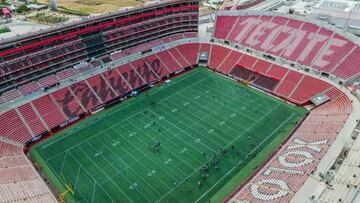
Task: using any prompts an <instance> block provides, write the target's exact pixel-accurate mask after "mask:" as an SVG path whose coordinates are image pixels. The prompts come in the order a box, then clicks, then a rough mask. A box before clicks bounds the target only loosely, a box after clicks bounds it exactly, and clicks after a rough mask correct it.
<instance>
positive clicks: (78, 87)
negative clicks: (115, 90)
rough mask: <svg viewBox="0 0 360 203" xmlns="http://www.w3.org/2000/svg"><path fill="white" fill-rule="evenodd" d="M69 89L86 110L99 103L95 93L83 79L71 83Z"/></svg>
mask: <svg viewBox="0 0 360 203" xmlns="http://www.w3.org/2000/svg"><path fill="white" fill-rule="evenodd" d="M70 89H71V90H72V92H73V93H74V95H75V96H76V97H77V99H78V101H79V102H80V103H81V105H82V106H83V107H84V108H85V109H86V110H92V109H93V108H94V107H95V106H97V105H99V104H100V103H101V101H100V100H99V99H98V97H97V95H95V94H94V92H93V90H92V89H90V87H89V86H88V85H87V83H86V82H84V81H80V82H78V83H76V84H73V85H71V86H70Z"/></svg>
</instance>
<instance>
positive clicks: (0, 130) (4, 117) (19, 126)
mask: <svg viewBox="0 0 360 203" xmlns="http://www.w3.org/2000/svg"><path fill="white" fill-rule="evenodd" d="M0 123H1V125H0V136H2V137H5V138H7V139H10V140H14V141H16V142H19V143H22V144H24V143H26V142H27V141H28V140H30V139H31V138H32V133H31V132H30V131H29V130H28V128H27V127H26V125H25V123H24V122H23V120H22V119H21V118H20V116H19V114H18V113H17V111H16V110H15V109H12V110H9V111H7V112H5V113H2V114H0Z"/></svg>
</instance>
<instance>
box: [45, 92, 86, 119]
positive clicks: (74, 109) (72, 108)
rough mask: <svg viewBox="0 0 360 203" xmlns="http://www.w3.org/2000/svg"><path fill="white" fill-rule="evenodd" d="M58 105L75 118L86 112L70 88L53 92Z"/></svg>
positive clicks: (69, 116)
mask: <svg viewBox="0 0 360 203" xmlns="http://www.w3.org/2000/svg"><path fill="white" fill-rule="evenodd" d="M51 97H53V98H54V100H55V102H56V103H57V105H58V106H59V107H60V109H61V110H62V111H63V112H64V114H65V115H66V116H67V117H68V118H69V119H71V118H74V117H76V116H78V115H80V114H82V113H84V112H85V110H84V109H83V107H82V106H81V105H80V103H79V101H78V100H77V98H75V97H74V95H73V93H72V91H71V90H70V89H69V88H68V87H65V88H62V89H60V90H58V91H56V92H54V93H52V94H51Z"/></svg>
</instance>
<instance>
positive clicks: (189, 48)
mask: <svg viewBox="0 0 360 203" xmlns="http://www.w3.org/2000/svg"><path fill="white" fill-rule="evenodd" d="M176 49H177V50H178V51H179V52H180V53H181V54H182V55H183V56H184V58H185V59H186V60H187V61H188V62H189V63H190V65H195V64H197V63H198V54H199V44H197V43H190V44H186V45H179V46H177V47H176Z"/></svg>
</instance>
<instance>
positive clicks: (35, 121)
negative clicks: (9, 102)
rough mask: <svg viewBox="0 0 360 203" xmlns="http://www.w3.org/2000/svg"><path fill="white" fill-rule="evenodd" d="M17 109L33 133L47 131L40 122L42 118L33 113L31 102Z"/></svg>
mask: <svg viewBox="0 0 360 203" xmlns="http://www.w3.org/2000/svg"><path fill="white" fill-rule="evenodd" d="M18 109H19V112H20V115H21V116H22V117H23V118H24V119H25V121H26V123H27V124H28V125H29V127H30V129H31V131H32V132H33V133H34V135H40V134H41V133H43V132H46V131H47V129H46V127H45V125H44V124H43V123H42V120H41V119H40V118H39V116H38V115H37V114H36V113H35V110H34V109H33V107H32V105H31V103H27V104H24V105H22V106H20V107H19V108H18Z"/></svg>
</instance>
